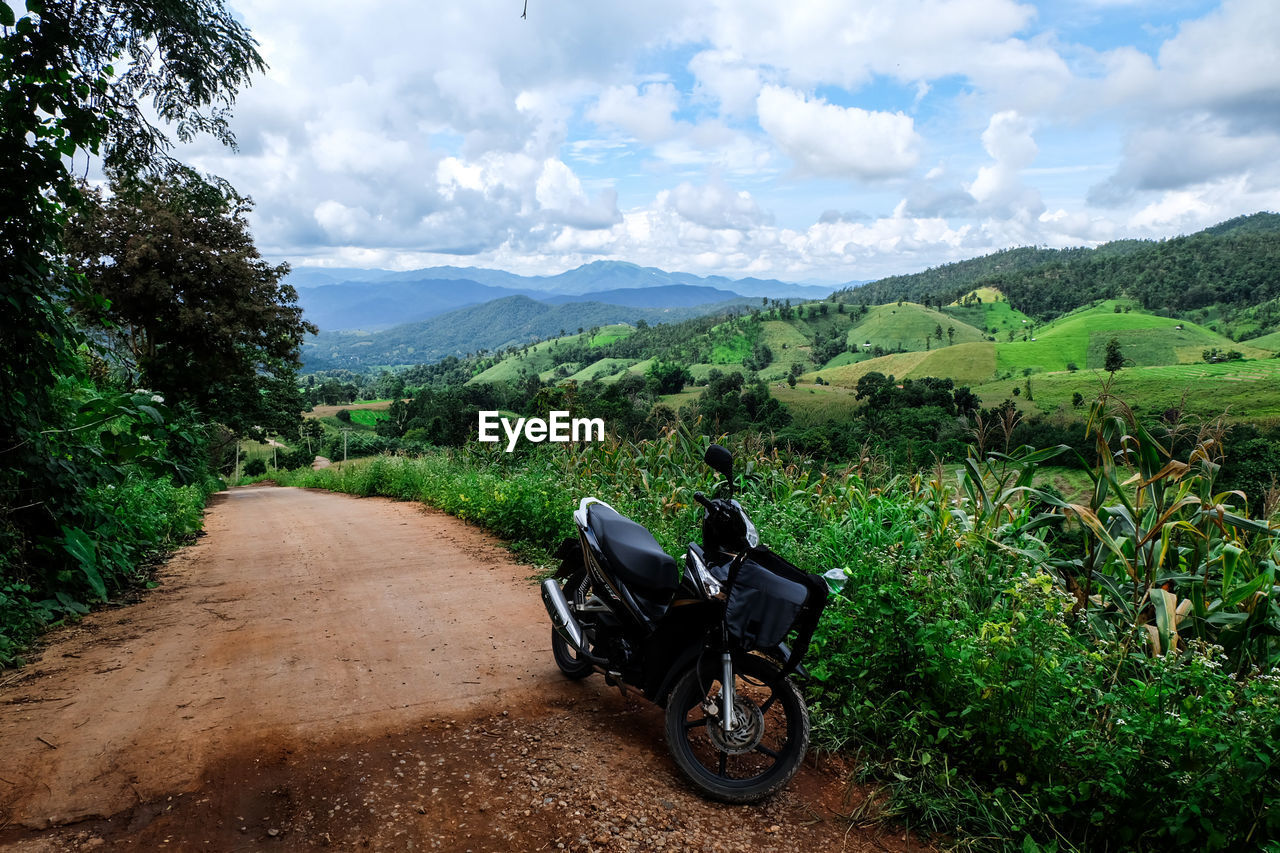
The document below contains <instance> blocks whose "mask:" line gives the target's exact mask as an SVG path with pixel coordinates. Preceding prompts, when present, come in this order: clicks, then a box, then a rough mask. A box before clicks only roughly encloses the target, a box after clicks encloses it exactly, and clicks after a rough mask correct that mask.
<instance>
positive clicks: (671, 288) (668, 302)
mask: <svg viewBox="0 0 1280 853" xmlns="http://www.w3.org/2000/svg"><path fill="white" fill-rule="evenodd" d="M533 298H534V299H537V300H538V301H539V302H545V303H547V304H548V305H565V304H567V303H570V302H582V301H583V298H584V297H582V296H571V295H563V296H544V295H535V296H534V297H533ZM741 298H742V295H741V294H738V293H734V292H733V291H732V290H721V289H719V288H716V287H700V286H697V285H692V284H658V285H654V286H652V287H623V288H618V289H617V290H593V291H592V292H591V301H592V302H603V303H606V304H608V305H626V306H629V307H633V308H692V307H693V306H695V305H707V304H709V303H713V302H728V301H731V300H734V299H741Z"/></svg>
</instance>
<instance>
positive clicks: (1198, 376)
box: [973, 358, 1280, 421]
mask: <svg viewBox="0 0 1280 853" xmlns="http://www.w3.org/2000/svg"><path fill="white" fill-rule="evenodd" d="M1106 378H1107V374H1105V373H1103V372H1102V371H1095V370H1080V371H1075V372H1072V373H1068V372H1061V373H1045V374H1038V375H1034V376H1032V377H1031V378H1030V381H1031V386H1032V391H1033V397H1034V400H1033V401H1032V402H1027V400H1026V396H1025V393H1020V394H1019V395H1018V396H1017V397H1013V399H1015V400H1017V402H1018V406H1019V408H1022V409H1024V410H1039V411H1042V412H1053V411H1056V410H1058V409H1066V410H1067V411H1071V410H1072V409H1073V408H1074V407H1073V405H1072V396H1073V395H1074V394H1076V393H1079V394H1080V395H1081V397H1082V398H1083V400H1084V401H1085V404H1086V405H1087V404H1088V403H1089V402H1091V401H1092V400H1094V399H1095V398H1096V397H1097V396H1098V393H1099V390H1100V389H1101V387H1102V383H1103V381H1104V380H1105V379H1106ZM1025 381H1026V380H1024V379H1023V378H1022V377H1021V376H1019V377H1017V378H1016V379H1002V380H998V381H993V382H988V383H986V384H983V385H979V386H977V387H975V388H974V389H973V391H974V393H976V394H977V395H978V396H979V397H981V398H982V402H983V405H986V406H995V405H998V404H999V403H1001V402H1002V401H1004V400H1005V399H1009V398H1011V397H1012V395H1013V389H1014V388H1015V387H1017V388H1019V389H1020V390H1021V389H1022V388H1023V386H1024V383H1025ZM1112 391H1113V393H1115V394H1117V395H1119V396H1120V397H1121V399H1124V400H1125V401H1127V402H1128V403H1129V404H1130V405H1132V406H1133V407H1134V409H1135V410H1136V411H1139V412H1147V413H1151V414H1158V413H1160V412H1163V411H1165V410H1166V409H1169V408H1172V407H1175V406H1178V405H1180V404H1181V403H1182V402H1183V395H1184V394H1185V395H1186V397H1185V401H1186V409H1187V411H1188V412H1189V413H1191V414H1194V415H1198V416H1200V417H1206V418H1212V417H1216V416H1218V415H1220V414H1222V413H1223V412H1227V413H1228V414H1229V415H1230V416H1232V417H1233V418H1235V419H1245V420H1251V421H1254V420H1260V419H1265V418H1274V417H1280V359H1275V358H1269V359H1264V360H1261V361H1229V362H1221V363H1218V364H1206V363H1204V362H1200V363H1199V364H1172V365H1157V366H1150V367H1134V368H1125V369H1123V370H1120V371H1118V372H1117V373H1116V375H1115V385H1114V387H1113V389H1112Z"/></svg>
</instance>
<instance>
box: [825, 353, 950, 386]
mask: <svg viewBox="0 0 1280 853" xmlns="http://www.w3.org/2000/svg"><path fill="white" fill-rule="evenodd" d="M929 355H930V353H927V352H925V351H924V350H921V351H920V352H900V353H894V354H893V355H882V356H880V357H879V358H871V359H867V360H866V361H860V362H858V363H857V364H846V365H845V366H843V367H832V368H826V369H823V370H818V371H814V372H812V373H806V374H805V375H804V379H805V381H807V382H812V381H813V379H814V377H815V376H821V377H822V381H824V382H826V383H828V384H830V385H836V386H838V387H841V388H855V387H857V385H858V380H859V379H861V378H862V377H864V376H866V375H867V374H868V373H873V372H875V373H883V374H884V375H885V376H896V377H898V378H902V377H904V376H907V375H908V374H910V373H911V372H912V371H913V370H915V368H916V367H917V366H918V365H919V364H920V363H921V362H923V361H924V360H925V359H926V358H928V357H929Z"/></svg>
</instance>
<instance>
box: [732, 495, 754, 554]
mask: <svg viewBox="0 0 1280 853" xmlns="http://www.w3.org/2000/svg"><path fill="white" fill-rule="evenodd" d="M733 505H734V506H736V507H738V512H739V514H741V515H742V523H743V524H745V525H746V526H747V544H748V545H750V546H751V547H752V548H755V547H756V546H757V545H759V544H760V534H759V533H757V532H756V526H755V525H754V524H752V523H751V516H749V515H747V511H746V510H745V509H743V508H742V507H740V506H738V502H737V501H734V502H733Z"/></svg>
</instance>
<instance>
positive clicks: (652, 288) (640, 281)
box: [287, 261, 853, 331]
mask: <svg viewBox="0 0 1280 853" xmlns="http://www.w3.org/2000/svg"><path fill="white" fill-rule="evenodd" d="M287 281H288V283H289V284H292V285H293V286H294V287H295V288H297V290H298V302H299V304H300V305H302V308H303V313H304V315H305V316H306V318H307V319H308V320H310V321H311V322H313V323H315V324H316V325H317V326H319V327H320V329H322V330H325V331H339V330H350V329H361V330H365V331H375V330H380V329H387V328H390V327H392V326H395V325H399V324H403V323H413V322H420V321H423V320H427V319H430V318H432V317H437V316H440V315H442V314H445V313H448V312H451V311H455V310H457V309H459V308H464V307H467V306H472V305H482V304H484V303H487V302H491V301H493V300H495V299H505V298H507V297H510V296H525V297H529V298H531V299H536V300H538V301H541V302H545V303H547V304H550V305H566V304H571V303H575V302H588V301H589V302H595V303H602V304H608V305H617V306H623V307H629V308H655V309H656V308H693V307H695V306H698V305H719V304H720V303H724V302H727V301H732V300H739V299H746V298H753V299H760V298H762V297H770V298H774V299H794V300H804V299H820V298H822V297H824V296H827V295H828V294H830V293H831V291H832V290H833V289H834V288H833V287H826V286H814V285H804V284H795V283H791V282H784V281H777V280H775V279H757V278H742V279H729V278H726V277H724V276H697V275H693V274H690V273H681V272H666V271H665V270H660V269H656V268H654V267H641V266H638V265H636V264H629V263H623V262H619V261H596V262H594V263H590V264H585V265H583V266H580V267H578V268H576V269H572V270H568V271H566V272H563V273H560V274H558V275H553V276H522V275H516V274H515V273H510V272H506V271H504V270H492V269H484V268H480V267H450V266H445V267H429V268H426V269H419V270H409V271H405V272H391V271H388V270H367V269H353V268H323V269H321V268H313V267H300V268H298V269H295V270H294V271H292V272H291V273H290V274H289V277H288V279H287ZM849 284H853V283H852V282H851V283H849ZM849 284H846V285H842V286H849ZM633 319H639V317H638V316H637V317H635V318H633Z"/></svg>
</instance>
